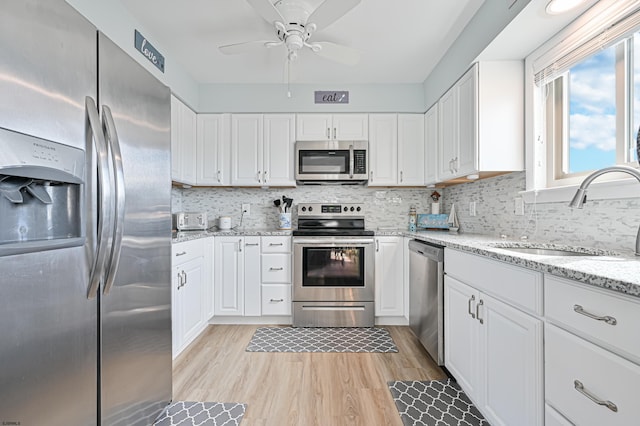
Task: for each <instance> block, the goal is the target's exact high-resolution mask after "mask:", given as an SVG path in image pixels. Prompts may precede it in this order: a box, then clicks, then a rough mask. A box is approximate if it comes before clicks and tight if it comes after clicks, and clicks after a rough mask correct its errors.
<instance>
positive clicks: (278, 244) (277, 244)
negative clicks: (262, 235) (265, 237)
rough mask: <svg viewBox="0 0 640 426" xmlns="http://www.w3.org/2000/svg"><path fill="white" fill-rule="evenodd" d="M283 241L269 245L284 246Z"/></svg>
mask: <svg viewBox="0 0 640 426" xmlns="http://www.w3.org/2000/svg"><path fill="white" fill-rule="evenodd" d="M283 245H284V244H282V243H269V246H283Z"/></svg>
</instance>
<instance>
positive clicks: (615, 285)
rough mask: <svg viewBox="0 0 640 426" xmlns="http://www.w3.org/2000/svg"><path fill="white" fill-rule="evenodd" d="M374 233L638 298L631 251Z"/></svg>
mask: <svg viewBox="0 0 640 426" xmlns="http://www.w3.org/2000/svg"><path fill="white" fill-rule="evenodd" d="M375 232H376V236H404V237H409V238H415V239H418V240H422V241H426V242H430V243H433V244H438V245H442V246H445V247H448V248H451V249H456V250H461V251H466V252H469V253H475V254H479V255H482V256H486V257H489V258H492V259H495V260H499V261H502V262H507V263H510V264H512V265H516V266H521V267H524V268H529V269H533V270H535V271H540V272H544V273H548V274H551V275H555V276H558V277H563V278H569V279H574V280H577V281H581V282H583V283H585V284H589V285H592V286H595V287H601V288H606V289H610V290H613V291H616V292H619V293H624V294H628V295H630V296H634V297H638V298H640V258H638V257H636V256H635V255H634V254H633V253H632V252H630V251H629V252H613V251H608V250H599V249H588V248H585V249H582V250H581V251H584V252H585V253H587V254H593V255H587V256H541V255H536V254H526V253H516V252H512V251H507V250H504V249H501V248H499V247H495V246H496V245H503V246H505V245H506V246H509V245H512V246H518V245H526V246H533V247H546V248H555V249H562V248H575V247H573V246H566V245H561V244H549V243H543V242H535V241H526V242H522V241H520V240H508V239H507V240H505V239H501V238H497V237H492V236H487V235H479V234H466V233H460V234H454V233H450V232H447V231H418V232H408V231H406V230H401V229H378V230H376V231H375ZM249 235H252V236H253V235H255V236H289V235H291V230H287V231H284V230H276V229H232V230H225V231H220V230H209V231H184V232H177V233H175V232H174V233H173V235H172V236H173V240H172V241H173V242H174V243H179V242H184V241H190V240H195V239H198V238H206V237H214V236H249Z"/></svg>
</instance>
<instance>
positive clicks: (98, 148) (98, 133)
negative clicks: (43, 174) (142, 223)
mask: <svg viewBox="0 0 640 426" xmlns="http://www.w3.org/2000/svg"><path fill="white" fill-rule="evenodd" d="M84 103H85V113H86V123H87V125H86V126H85V127H86V129H87V132H86V134H87V157H88V158H91V156H92V151H93V147H95V154H96V160H97V163H98V167H97V168H98V181H97V185H96V186H97V188H98V194H99V197H98V200H97V202H98V210H99V212H100V213H99V215H98V216H94V217H90V218H89V219H88V220H90V221H91V222H93V221H95V223H96V224H97V232H96V235H95V237H96V249H95V250H96V251H95V255H94V258H93V261H92V263H93V264H92V265H91V273H90V275H89V291H88V294H87V298H88V299H93V298H95V297H96V295H97V293H98V286H99V285H100V282H101V281H102V278H103V277H102V275H103V274H104V270H105V266H106V263H107V257H108V256H109V250H108V248H109V246H110V244H111V238H112V237H113V228H112V226H113V219H112V217H111V216H112V213H113V205H112V200H111V197H112V196H111V194H112V192H111V191H112V185H115V182H113V180H112V178H113V176H109V171H110V169H111V167H110V164H109V155H108V154H109V153H108V149H107V142H106V139H105V135H104V132H103V131H102V127H101V126H100V117H99V115H98V108H97V107H96V104H95V102H94V100H93V98H91V97H90V96H87V97H86V98H85V100H84ZM91 139H93V142H94V143H93V144H92V143H91ZM88 174H89V175H92V172H88ZM91 179H93V178H91ZM89 187H91V186H90V185H89ZM91 234H92V237H91V239H93V232H91ZM91 245H93V242H91Z"/></svg>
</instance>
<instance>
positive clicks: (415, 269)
mask: <svg viewBox="0 0 640 426" xmlns="http://www.w3.org/2000/svg"><path fill="white" fill-rule="evenodd" d="M443 287H444V248H443V247H441V246H436V245H433V244H429V243H425V242H423V241H418V240H411V241H409V327H410V328H411V330H413V332H414V333H415V335H416V337H417V338H418V340H420V342H421V343H422V345H423V346H424V347H425V349H426V350H427V352H428V353H429V355H431V358H433V360H434V361H436V362H437V363H438V365H444V312H443V306H444V289H443Z"/></svg>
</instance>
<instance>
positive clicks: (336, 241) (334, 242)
mask: <svg viewBox="0 0 640 426" xmlns="http://www.w3.org/2000/svg"><path fill="white" fill-rule="evenodd" d="M373 243H374V239H373V238H362V239H355V238H353V239H349V238H341V237H338V238H331V239H321V238H307V239H295V240H294V241H293V244H294V245H296V244H304V245H312V246H344V245H352V246H353V245H355V246H360V245H368V244H373Z"/></svg>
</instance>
